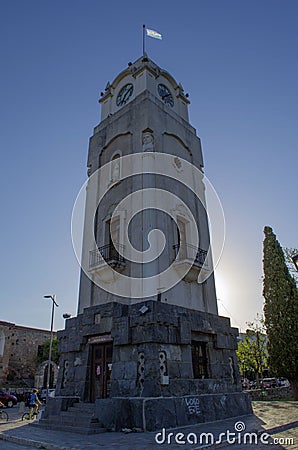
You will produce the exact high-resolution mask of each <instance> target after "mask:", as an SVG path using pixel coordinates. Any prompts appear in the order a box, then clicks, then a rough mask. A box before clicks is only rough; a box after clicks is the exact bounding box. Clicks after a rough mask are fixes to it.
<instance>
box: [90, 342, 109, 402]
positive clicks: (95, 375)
mask: <svg viewBox="0 0 298 450" xmlns="http://www.w3.org/2000/svg"><path fill="white" fill-rule="evenodd" d="M112 360H113V343H112V342H105V343H103V344H94V345H92V365H91V370H92V373H91V395H90V400H91V402H95V400H96V399H97V398H108V397H109V396H110V388H111V380H112Z"/></svg>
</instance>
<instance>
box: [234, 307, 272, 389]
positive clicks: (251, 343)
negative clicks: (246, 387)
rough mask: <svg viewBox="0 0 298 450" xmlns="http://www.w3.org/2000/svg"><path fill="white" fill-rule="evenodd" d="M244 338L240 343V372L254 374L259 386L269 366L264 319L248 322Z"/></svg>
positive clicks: (238, 355) (238, 352)
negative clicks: (260, 379)
mask: <svg viewBox="0 0 298 450" xmlns="http://www.w3.org/2000/svg"><path fill="white" fill-rule="evenodd" d="M247 326H248V327H249V328H248V329H247V330H246V333H245V335H244V338H243V339H242V340H241V341H239V343H238V350H237V358H238V363H239V367H240V371H241V372H242V374H243V375H244V374H245V372H254V374H255V378H256V382H257V386H258V387H259V377H260V376H261V377H262V376H263V370H264V368H265V367H266V365H267V347H266V335H265V327H264V319H263V318H262V317H260V316H259V315H257V318H256V319H255V321H254V322H248V323H247Z"/></svg>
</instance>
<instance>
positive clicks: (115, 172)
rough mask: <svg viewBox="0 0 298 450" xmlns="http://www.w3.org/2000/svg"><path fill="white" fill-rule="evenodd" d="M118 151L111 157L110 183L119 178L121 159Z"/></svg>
mask: <svg viewBox="0 0 298 450" xmlns="http://www.w3.org/2000/svg"><path fill="white" fill-rule="evenodd" d="M120 157H121V155H120V153H116V154H115V155H114V156H113V157H112V164H111V183H115V182H116V181H119V180H120V177H121V161H120Z"/></svg>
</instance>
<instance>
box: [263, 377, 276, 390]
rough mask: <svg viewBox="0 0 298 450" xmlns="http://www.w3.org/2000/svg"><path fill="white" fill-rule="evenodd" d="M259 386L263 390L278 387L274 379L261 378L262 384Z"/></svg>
mask: <svg viewBox="0 0 298 450" xmlns="http://www.w3.org/2000/svg"><path fill="white" fill-rule="evenodd" d="M261 385H262V386H263V388H265V389H269V388H275V387H277V386H278V382H277V379H276V378H263V382H261Z"/></svg>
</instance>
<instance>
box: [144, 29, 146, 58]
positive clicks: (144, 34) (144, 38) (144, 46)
mask: <svg viewBox="0 0 298 450" xmlns="http://www.w3.org/2000/svg"><path fill="white" fill-rule="evenodd" d="M145 28H146V25H143V55H145Z"/></svg>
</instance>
